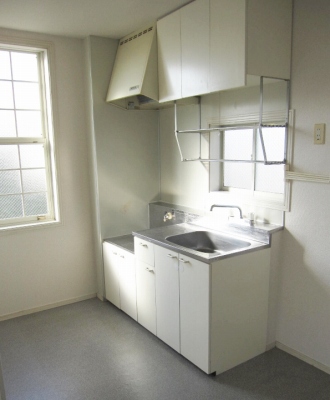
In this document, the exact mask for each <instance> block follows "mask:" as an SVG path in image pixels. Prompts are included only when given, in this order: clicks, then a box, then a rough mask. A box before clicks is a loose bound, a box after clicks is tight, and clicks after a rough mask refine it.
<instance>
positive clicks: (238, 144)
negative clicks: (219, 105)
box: [223, 129, 253, 189]
mask: <svg viewBox="0 0 330 400" xmlns="http://www.w3.org/2000/svg"><path fill="white" fill-rule="evenodd" d="M223 143H224V152H223V153H224V158H225V159H227V160H251V157H252V154H253V130H252V129H245V130H232V131H226V132H224V141H223ZM223 171H224V182H223V184H224V186H230V187H235V188H241V189H251V186H252V171H253V166H252V164H248V163H246V164H245V163H230V162H227V163H224V165H223Z"/></svg>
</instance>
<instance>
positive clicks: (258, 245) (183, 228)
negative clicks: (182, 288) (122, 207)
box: [133, 223, 270, 264]
mask: <svg viewBox="0 0 330 400" xmlns="http://www.w3.org/2000/svg"><path fill="white" fill-rule="evenodd" d="M197 230H200V231H201V230H210V229H209V228H205V227H202V226H197V225H193V224H187V223H182V224H177V225H169V226H165V227H159V228H153V229H146V230H143V231H137V232H133V236H136V237H139V238H141V239H144V240H147V241H149V242H151V243H154V244H157V245H159V246H162V247H165V248H168V249H170V250H172V251H176V252H179V253H181V254H184V255H186V256H189V257H192V258H195V259H197V260H199V261H202V262H206V263H209V264H210V263H212V262H214V261H218V260H221V259H223V258H227V257H232V256H236V255H241V254H244V253H247V252H251V251H255V250H260V249H264V248H267V247H270V240H269V235H268V234H265V235H264V236H260V235H259V236H258V239H259V240H255V238H253V236H251V235H250V236H249V237H248V236H247V234H246V232H245V233H244V236H243V235H237V234H228V232H227V231H226V232H222V231H216V232H217V233H220V234H221V235H223V236H227V237H230V236H232V237H233V236H234V237H235V238H240V239H243V240H248V241H249V242H250V243H251V245H250V246H249V247H245V248H242V249H239V250H233V251H228V252H225V253H221V252H215V253H211V254H210V253H201V252H199V251H195V250H191V249H188V248H186V247H183V246H179V245H176V244H172V243H170V242H168V241H167V240H166V238H167V237H168V236H173V235H179V234H182V233H189V232H194V231H197ZM214 232H215V231H214ZM251 232H253V231H252V230H251Z"/></svg>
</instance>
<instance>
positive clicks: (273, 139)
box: [255, 128, 285, 193]
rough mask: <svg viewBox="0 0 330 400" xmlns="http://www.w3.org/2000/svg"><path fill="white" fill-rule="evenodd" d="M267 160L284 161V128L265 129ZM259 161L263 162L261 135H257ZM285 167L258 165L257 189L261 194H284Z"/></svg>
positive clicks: (263, 132)
mask: <svg viewBox="0 0 330 400" xmlns="http://www.w3.org/2000/svg"><path fill="white" fill-rule="evenodd" d="M262 134H263V140H264V144H265V148H266V154H267V159H268V160H272V161H282V160H283V157H284V149H285V129H284V128H263V130H262ZM257 160H263V152H262V147H261V140H260V136H259V133H258V134H257ZM284 174H285V169H284V165H264V164H257V165H256V179H255V181H256V183H255V189H256V190H258V191H260V192H271V193H284Z"/></svg>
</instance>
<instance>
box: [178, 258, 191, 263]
mask: <svg viewBox="0 0 330 400" xmlns="http://www.w3.org/2000/svg"><path fill="white" fill-rule="evenodd" d="M179 260H180V261H181V262H183V263H184V264H189V263H190V261H188V260H184V259H183V258H179Z"/></svg>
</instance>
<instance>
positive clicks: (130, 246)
mask: <svg viewBox="0 0 330 400" xmlns="http://www.w3.org/2000/svg"><path fill="white" fill-rule="evenodd" d="M104 241H105V242H108V243H111V244H115V245H116V246H118V247H121V248H122V249H124V250H127V251H129V252H130V253H133V254H134V236H133V235H132V234H130V235H123V236H116V237H112V238H108V239H104Z"/></svg>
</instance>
